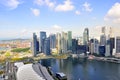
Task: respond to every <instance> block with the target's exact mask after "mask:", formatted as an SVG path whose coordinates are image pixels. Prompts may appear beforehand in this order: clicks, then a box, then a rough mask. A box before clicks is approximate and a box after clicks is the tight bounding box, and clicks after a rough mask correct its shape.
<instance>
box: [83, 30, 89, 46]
mask: <svg viewBox="0 0 120 80" xmlns="http://www.w3.org/2000/svg"><path fill="white" fill-rule="evenodd" d="M88 42H89V29H88V28H85V30H84V32H83V44H84V45H88Z"/></svg>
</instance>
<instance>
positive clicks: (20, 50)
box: [11, 48, 30, 52]
mask: <svg viewBox="0 0 120 80" xmlns="http://www.w3.org/2000/svg"><path fill="white" fill-rule="evenodd" d="M29 50H30V48H15V49H13V50H11V52H29Z"/></svg>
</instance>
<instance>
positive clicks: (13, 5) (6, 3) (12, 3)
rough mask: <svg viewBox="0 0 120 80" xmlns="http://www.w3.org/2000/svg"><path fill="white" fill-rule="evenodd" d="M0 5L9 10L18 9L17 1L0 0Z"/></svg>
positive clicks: (18, 2)
mask: <svg viewBox="0 0 120 80" xmlns="http://www.w3.org/2000/svg"><path fill="white" fill-rule="evenodd" d="M0 4H2V5H4V6H6V7H8V8H10V9H15V8H17V7H18V5H19V4H21V3H20V1H19V0H1V1H0Z"/></svg>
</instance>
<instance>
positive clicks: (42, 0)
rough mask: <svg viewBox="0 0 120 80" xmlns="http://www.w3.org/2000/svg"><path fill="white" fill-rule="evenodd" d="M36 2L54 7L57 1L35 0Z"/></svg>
mask: <svg viewBox="0 0 120 80" xmlns="http://www.w3.org/2000/svg"><path fill="white" fill-rule="evenodd" d="M34 3H35V4H37V5H39V6H42V5H47V6H48V7H49V8H54V6H55V2H52V1H50V0H34Z"/></svg>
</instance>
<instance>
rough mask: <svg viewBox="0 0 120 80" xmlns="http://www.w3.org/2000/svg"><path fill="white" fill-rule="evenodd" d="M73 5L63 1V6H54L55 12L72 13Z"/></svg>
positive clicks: (68, 1) (68, 0)
mask: <svg viewBox="0 0 120 80" xmlns="http://www.w3.org/2000/svg"><path fill="white" fill-rule="evenodd" d="M74 8H75V7H74V5H72V2H71V1H70V0H65V1H64V4H59V5H57V6H56V8H55V11H72V10H73V9H74Z"/></svg>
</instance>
